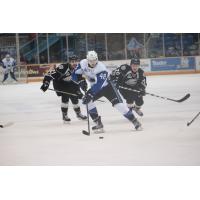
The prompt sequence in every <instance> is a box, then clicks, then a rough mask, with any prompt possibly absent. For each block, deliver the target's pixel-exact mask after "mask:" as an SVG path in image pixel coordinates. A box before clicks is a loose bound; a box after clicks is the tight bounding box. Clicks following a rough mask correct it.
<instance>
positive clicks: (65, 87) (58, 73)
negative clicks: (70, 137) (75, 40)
mask: <svg viewBox="0 0 200 200" xmlns="http://www.w3.org/2000/svg"><path fill="white" fill-rule="evenodd" d="M77 64H78V57H77V56H75V55H73V56H71V57H69V62H67V63H64V64H60V65H59V66H57V67H56V68H55V69H54V70H52V71H49V72H48V73H47V74H46V75H45V76H44V79H43V84H42V86H41V88H40V89H41V90H42V91H44V92H45V91H46V90H47V89H48V87H49V84H50V82H51V80H53V87H54V89H55V90H57V92H56V94H57V96H61V111H62V117H63V121H64V122H69V121H71V119H70V118H69V117H68V104H69V99H70V100H71V102H72V104H73V109H74V111H75V113H76V116H77V118H78V119H81V120H86V119H87V117H86V116H85V115H82V114H81V110H80V106H79V99H82V97H83V94H82V93H81V91H80V87H79V85H78V84H77V83H76V82H74V81H72V73H73V70H74V68H75V67H76V65H77ZM58 91H62V92H63V93H62V92H58ZM65 92H66V93H70V94H71V95H70V94H65ZM72 94H73V95H72Z"/></svg>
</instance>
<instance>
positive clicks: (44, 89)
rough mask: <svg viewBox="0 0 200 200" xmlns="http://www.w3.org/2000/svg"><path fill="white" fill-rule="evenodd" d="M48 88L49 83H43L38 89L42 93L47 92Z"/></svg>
mask: <svg viewBox="0 0 200 200" xmlns="http://www.w3.org/2000/svg"><path fill="white" fill-rule="evenodd" d="M48 88H49V82H44V83H43V84H42V86H41V87H40V89H41V90H42V91H43V92H45V91H47V89H48Z"/></svg>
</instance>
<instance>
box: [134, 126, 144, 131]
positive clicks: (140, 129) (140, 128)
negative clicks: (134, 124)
mask: <svg viewBox="0 0 200 200" xmlns="http://www.w3.org/2000/svg"><path fill="white" fill-rule="evenodd" d="M142 130H143V128H142V126H140V127H139V128H138V129H135V130H134V131H142Z"/></svg>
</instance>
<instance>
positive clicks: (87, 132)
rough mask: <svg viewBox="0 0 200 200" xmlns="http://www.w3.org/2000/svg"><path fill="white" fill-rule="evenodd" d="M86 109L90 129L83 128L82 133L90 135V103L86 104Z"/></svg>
mask: <svg viewBox="0 0 200 200" xmlns="http://www.w3.org/2000/svg"><path fill="white" fill-rule="evenodd" d="M86 110H87V122H88V131H85V130H82V133H83V134H84V135H87V136H90V116H89V109H88V104H86Z"/></svg>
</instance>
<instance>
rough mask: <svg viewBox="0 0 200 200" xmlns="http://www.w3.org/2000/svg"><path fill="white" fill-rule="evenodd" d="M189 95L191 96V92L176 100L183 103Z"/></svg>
mask: <svg viewBox="0 0 200 200" xmlns="http://www.w3.org/2000/svg"><path fill="white" fill-rule="evenodd" d="M189 97H190V94H186V95H185V96H184V97H183V98H182V99H179V100H176V102H178V103H181V102H183V101H185V100H186V99H188V98H189Z"/></svg>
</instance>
